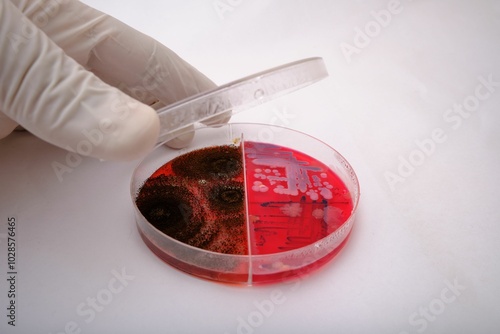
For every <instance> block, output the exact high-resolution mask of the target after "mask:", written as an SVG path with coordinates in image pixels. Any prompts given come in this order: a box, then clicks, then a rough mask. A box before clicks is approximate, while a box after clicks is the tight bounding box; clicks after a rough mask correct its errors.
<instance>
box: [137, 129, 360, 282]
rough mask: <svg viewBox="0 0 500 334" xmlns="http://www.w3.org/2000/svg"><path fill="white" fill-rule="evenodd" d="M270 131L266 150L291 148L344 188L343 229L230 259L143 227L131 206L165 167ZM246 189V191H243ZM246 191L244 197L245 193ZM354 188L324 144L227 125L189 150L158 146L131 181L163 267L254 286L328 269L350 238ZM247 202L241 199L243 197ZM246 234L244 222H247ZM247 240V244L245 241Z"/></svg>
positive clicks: (341, 161) (346, 168) (203, 133)
mask: <svg viewBox="0 0 500 334" xmlns="http://www.w3.org/2000/svg"><path fill="white" fill-rule="evenodd" d="M263 127H269V128H270V129H271V130H273V129H275V131H273V133H274V134H275V135H274V138H273V141H272V142H270V143H269V144H272V145H278V146H283V147H290V148H293V149H294V150H297V151H299V152H303V153H305V154H307V155H308V156H310V157H312V158H314V159H315V160H317V161H320V162H322V163H323V164H325V165H327V166H328V167H329V168H330V170H331V171H333V172H334V173H335V174H336V175H337V176H338V177H339V178H340V179H341V180H342V182H343V183H344V185H345V186H346V188H347V190H348V192H349V197H350V198H351V199H352V211H351V212H350V213H349V216H348V218H347V219H346V220H345V221H344V222H343V224H342V225H340V226H338V227H337V228H335V230H332V231H330V233H329V234H328V235H326V236H325V237H323V238H321V239H319V240H316V241H314V242H312V243H311V244H308V245H306V246H303V247H300V248H296V249H293V250H288V251H282V252H276V253H271V254H255V255H254V254H252V253H251V249H252V247H251V246H252V245H249V254H247V255H233V254H223V253H216V252H212V251H208V250H204V249H201V248H196V247H193V246H190V245H187V244H185V243H182V242H180V241H178V240H176V239H174V238H172V237H170V236H168V235H166V234H164V233H163V232H161V231H160V230H158V229H157V228H156V227H155V226H153V225H152V224H151V223H149V222H148V221H147V219H146V218H145V217H144V216H143V215H142V214H141V212H140V211H139V209H138V207H137V206H136V204H135V199H136V196H137V194H138V192H139V190H140V188H141V186H142V185H143V184H144V182H145V181H146V180H147V179H148V178H149V177H150V176H151V175H152V174H153V173H154V172H155V171H156V170H157V169H158V168H159V167H161V166H162V165H164V164H165V163H166V162H168V161H170V160H172V159H174V158H176V157H177V156H180V155H182V154H185V153H187V152H189V151H192V150H196V149H199V148H204V147H212V146H220V145H234V144H235V143H239V144H242V142H241V141H242V140H251V141H255V142H259V140H258V137H259V131H261V129H262V128H263ZM248 186H249V185H248V184H245V188H248ZM247 191H248V190H247V189H245V193H247ZM359 195H360V192H359V183H358V179H357V177H356V174H355V172H354V170H353V169H352V167H351V165H350V164H349V163H348V162H347V160H346V159H345V158H344V157H343V156H342V155H340V153H338V152H337V151H336V150H334V149H333V148H332V147H330V146H328V145H327V144H325V143H323V142H321V141H319V140H318V139H315V138H314V137H311V136H309V135H307V134H304V133H301V132H298V131H295V130H291V129H287V128H283V127H277V126H270V125H265V124H251V123H241V124H238V123H229V124H226V125H224V126H221V127H217V128H215V127H213V128H212V127H206V128H203V129H199V130H197V133H196V137H195V140H194V142H193V143H192V145H190V147H189V148H187V149H184V150H181V151H173V150H171V149H169V148H167V147H165V145H159V146H157V147H156V149H154V150H153V152H152V153H151V154H149V155H148V156H147V157H146V158H145V159H144V160H143V161H142V162H141V163H140V164H139V165H138V167H137V168H136V170H135V171H134V174H133V177H132V183H131V196H132V199H133V201H134V207H135V216H136V222H137V226H138V229H139V232H140V234H141V237H142V238H143V240H144V242H145V243H146V244H147V245H148V247H149V248H150V249H151V250H152V251H153V252H154V253H155V254H156V255H158V256H159V257H160V258H161V259H162V260H164V261H165V262H167V263H168V264H170V265H172V266H173V267H176V268H178V269H180V270H182V271H184V272H187V273H189V274H191V275H195V276H198V277H202V278H205V279H209V280H214V281H219V282H225V283H236V284H244V285H256V284H266V283H277V282H281V281H286V280H288V279H292V278H297V277H298V276H299V277H300V276H301V275H306V274H308V273H310V272H311V271H314V270H316V269H318V268H319V267H321V266H322V265H324V264H325V263H327V262H328V261H329V260H331V259H332V258H334V257H335V255H337V253H338V252H339V251H340V250H341V249H342V248H343V247H344V246H345V244H346V242H347V240H348V237H349V235H350V232H351V229H352V226H353V223H354V218H355V213H356V209H357V206H358V201H359ZM245 197H246V196H245ZM246 224H247V231H250V228H251V226H250V223H249V217H248V216H247V217H246ZM250 240H251V238H250V237H249V238H248V241H249V242H251V241H250Z"/></svg>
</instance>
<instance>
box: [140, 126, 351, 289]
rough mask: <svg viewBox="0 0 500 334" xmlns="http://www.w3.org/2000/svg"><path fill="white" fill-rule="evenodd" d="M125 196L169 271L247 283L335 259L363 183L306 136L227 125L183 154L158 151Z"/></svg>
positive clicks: (207, 131) (201, 136) (210, 130)
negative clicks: (129, 198) (130, 202)
mask: <svg viewBox="0 0 500 334" xmlns="http://www.w3.org/2000/svg"><path fill="white" fill-rule="evenodd" d="M264 132H265V133H272V134H273V136H272V138H271V140H269V136H267V135H266V136H265V138H267V140H266V141H263V140H261V138H262V137H264V136H263V135H262V134H263V133H264ZM131 195H132V198H133V201H134V207H135V215H136V221H137V225H138V229H139V232H140V235H141V237H142V239H143V240H144V242H145V243H146V244H147V245H148V247H149V248H150V249H151V250H152V251H153V252H154V253H155V254H156V255H158V256H159V257H160V258H161V259H163V260H164V261H165V262H166V263H168V264H170V265H172V266H174V267H176V268H178V269H180V270H182V271H185V272H187V273H189V274H192V275H195V276H199V277H202V278H206V279H210V280H215V281H220V282H226V283H237V284H246V285H252V284H264V283H274V282H281V281H285V280H288V279H291V278H294V277H297V276H300V275H304V274H307V273H309V272H311V271H313V270H315V269H317V268H319V267H321V266H322V265H323V264H325V263H326V262H328V261H329V260H331V259H332V258H333V257H334V256H335V255H336V254H337V253H338V252H339V251H340V250H341V249H342V248H343V247H344V245H345V244H346V242H347V240H348V237H349V235H350V232H351V229H352V227H353V223H354V218H355V213H356V208H357V205H358V200H359V184H358V180H357V177H356V174H355V172H354V170H353V169H352V167H351V165H350V164H349V163H348V162H347V161H346V159H344V158H343V157H342V155H340V154H339V153H338V152H337V151H336V150H334V149H333V148H331V147H330V146H328V145H327V144H325V143H323V142H321V141H319V140H317V139H315V138H313V137H311V136H309V135H307V134H304V133H301V132H297V131H294V130H291V129H288V128H282V127H277V126H270V125H265V124H250V123H243V124H237V123H230V124H226V125H224V126H220V127H205V128H202V129H198V130H197V131H196V136H195V139H194V142H193V143H192V144H191V145H190V146H189V148H186V149H183V150H181V151H173V150H172V149H169V148H168V147H166V146H164V145H159V146H157V148H156V149H155V150H154V151H153V152H152V153H151V154H149V155H148V156H147V157H146V158H145V159H144V160H143V161H142V162H141V163H140V164H139V166H138V167H137V168H136V170H135V172H134V174H133V178H132V184H131Z"/></svg>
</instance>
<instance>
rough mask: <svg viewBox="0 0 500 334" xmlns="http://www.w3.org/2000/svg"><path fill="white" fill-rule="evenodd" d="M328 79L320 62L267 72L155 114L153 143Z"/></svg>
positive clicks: (307, 61)
mask: <svg viewBox="0 0 500 334" xmlns="http://www.w3.org/2000/svg"><path fill="white" fill-rule="evenodd" d="M327 76H328V71H327V69H326V66H325V63H324V61H323V59H322V58H319V57H314V58H306V59H302V60H298V61H295V62H291V63H288V64H285V65H281V66H278V67H274V68H271V69H269V70H266V71H262V72H259V73H256V74H253V75H249V76H247V77H244V78H242V79H239V80H235V81H232V82H230V83H228V84H225V85H222V86H220V87H217V88H216V89H213V90H210V91H207V92H203V93H200V94H197V95H194V96H191V97H189V98H186V99H184V100H181V101H178V102H176V103H174V104H171V105H168V106H166V107H164V108H162V109H160V110H158V116H159V118H160V134H159V138H158V141H157V143H163V142H166V141H168V140H170V139H173V138H175V137H176V136H178V135H179V133H181V132H183V131H190V127H191V126H195V127H196V126H203V124H202V122H204V121H207V120H209V119H210V118H212V117H216V116H224V115H228V116H229V115H231V114H235V113H238V112H240V111H242V110H246V109H249V108H251V107H254V106H256V105H259V104H262V103H265V102H267V101H270V100H272V99H275V98H278V97H280V96H283V95H286V94H289V93H291V92H293V91H295V90H298V89H301V88H303V87H305V86H308V85H310V84H312V83H314V82H317V81H319V80H321V79H324V78H326V77H327Z"/></svg>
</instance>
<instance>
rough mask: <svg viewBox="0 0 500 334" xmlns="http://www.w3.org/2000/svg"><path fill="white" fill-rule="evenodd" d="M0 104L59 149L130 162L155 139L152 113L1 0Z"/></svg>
mask: <svg viewBox="0 0 500 334" xmlns="http://www.w3.org/2000/svg"><path fill="white" fill-rule="evenodd" d="M0 25H1V29H0V39H1V40H5V41H10V44H7V45H6V47H3V48H2V49H0V63H1V64H2V71H0V82H2V83H9V84H8V85H1V86H0V108H1V110H2V111H3V112H4V113H5V115H6V116H8V117H9V118H10V119H11V120H12V121H14V122H17V123H19V124H20V125H22V126H23V127H24V128H25V129H27V130H28V131H30V132H32V133H33V134H35V135H37V136H38V137H40V138H42V139H44V140H46V141H48V142H50V143H52V144H54V145H57V146H59V147H62V148H65V149H68V150H72V151H76V152H77V153H79V154H82V155H90V156H94V157H97V158H101V159H117V160H131V159H135V158H137V157H139V156H140V155H142V154H143V153H144V151H146V150H148V149H149V148H151V147H152V146H153V145H154V144H155V142H156V139H157V138H158V131H159V121H158V117H157V115H156V113H155V111H154V110H153V109H152V108H150V107H149V106H146V105H144V104H142V103H139V102H138V101H136V100H134V99H132V98H131V97H130V96H128V95H126V94H124V93H122V92H120V91H119V90H118V89H116V88H115V87H111V86H109V85H107V84H105V83H103V82H102V81H101V80H100V79H99V78H97V77H96V76H95V75H94V74H92V73H90V72H89V71H86V70H85V69H84V68H82V67H81V66H80V65H78V64H77V63H76V62H75V61H74V60H73V59H71V58H70V57H68V56H67V55H66V54H65V53H64V52H63V50H62V49H60V48H59V47H58V46H57V45H56V44H54V43H53V42H52V41H51V40H50V39H49V38H48V37H47V36H46V35H45V34H43V33H42V32H41V31H40V30H39V29H38V28H37V27H36V26H34V25H33V24H32V22H31V21H30V20H27V19H26V18H25V17H24V16H23V15H22V13H21V12H20V11H19V10H18V9H17V8H15V7H14V6H13V5H12V3H11V2H10V1H2V2H1V3H0Z"/></svg>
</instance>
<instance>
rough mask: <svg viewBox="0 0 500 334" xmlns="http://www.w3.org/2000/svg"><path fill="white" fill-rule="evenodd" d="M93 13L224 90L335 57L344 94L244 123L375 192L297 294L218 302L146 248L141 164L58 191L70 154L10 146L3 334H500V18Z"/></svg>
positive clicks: (338, 91) (189, 10) (298, 100)
mask: <svg viewBox="0 0 500 334" xmlns="http://www.w3.org/2000/svg"><path fill="white" fill-rule="evenodd" d="M84 2H86V3H88V4H90V5H92V6H95V7H96V8H98V9H100V10H103V11H105V12H107V13H109V14H112V15H113V16H115V17H117V18H119V19H121V20H123V21H124V22H126V23H128V24H129V25H131V26H133V27H135V28H136V29H138V30H140V31H142V32H144V33H146V34H149V35H151V36H153V37H154V38H156V39H158V40H159V41H161V42H162V43H164V44H166V45H168V46H169V47H170V48H172V49H174V50H175V51H176V52H177V53H178V54H180V55H181V56H182V57H184V58H185V59H187V60H188V61H189V62H191V63H192V64H193V65H195V66H196V67H198V68H199V69H200V70H201V71H202V72H204V73H206V74H207V75H208V76H209V77H211V78H212V79H213V80H214V81H215V82H217V83H218V84H223V83H226V82H229V81H232V80H235V79H238V78H240V77H242V76H245V75H248V74H251V73H254V72H256V71H260V70H264V69H267V68H270V67H273V66H276V65H280V64H283V63H286V62H289V61H293V60H297V59H301V58H306V57H311V56H320V57H323V58H324V60H325V62H326V64H327V67H328V70H329V73H330V77H329V78H328V79H326V80H324V81H322V82H320V83H318V84H315V85H314V86H311V87H308V88H306V89H304V90H303V91H300V92H297V93H294V94H293V95H290V96H287V97H284V98H280V99H279V100H276V101H274V102H272V103H270V104H268V105H266V106H265V107H259V108H256V109H254V110H251V111H248V112H245V113H240V114H238V115H235V116H234V117H233V119H232V120H231V121H232V122H235V121H241V122H264V123H272V122H274V123H275V124H278V125H284V126H287V127H289V128H293V129H296V130H300V131H303V132H306V133H309V134H311V135H313V136H315V137H317V138H319V139H321V140H323V141H325V142H326V143H328V144H330V145H331V146H333V147H335V148H336V149H337V150H339V151H340V152H341V153H342V154H343V155H344V156H345V157H346V158H347V159H348V160H349V161H350V162H351V163H352V165H353V166H354V168H355V170H356V172H357V174H358V177H359V180H360V184H361V189H362V191H361V192H362V195H361V201H360V206H359V211H358V216H357V220H356V223H355V227H354V231H353V234H352V237H351V239H350V241H349V243H348V244H347V246H346V248H345V249H344V250H343V252H342V253H341V254H340V255H339V256H338V257H337V258H336V259H334V260H333V261H332V262H330V263H328V264H327V265H326V266H325V267H323V269H322V270H320V271H318V272H315V273H314V274H312V275H310V276H309V277H306V278H304V279H302V280H301V281H300V282H299V284H285V283H282V284H276V285H268V286H256V287H255V286H254V287H237V286H228V285H222V284H217V283H213V282H210V281H206V280H202V279H198V278H195V277H192V276H190V275H187V274H184V273H182V272H180V271H178V270H176V269H173V268H171V267H170V266H168V265H166V264H165V263H163V262H162V261H161V260H159V259H158V258H157V257H156V256H154V255H153V254H152V253H151V252H150V251H149V249H148V248H147V247H146V246H145V244H144V243H143V242H142V241H141V239H140V237H139V234H138V232H137V229H136V226H135V222H134V216H133V209H132V205H131V198H130V195H129V181H130V176H131V173H132V170H133V168H134V166H135V165H136V163H137V162H130V163H116V162H99V161H97V160H94V159H91V158H88V159H84V160H83V161H82V163H81V164H80V165H78V166H77V167H76V168H74V170H73V171H72V173H68V174H65V175H64V178H63V181H62V182H59V181H58V179H57V177H56V175H55V173H54V171H53V169H52V163H53V162H54V161H59V162H64V159H65V157H66V152H65V151H63V150H61V149H58V148H55V147H53V146H51V145H48V144H46V143H44V142H42V141H40V140H39V139H37V138H35V137H33V136H31V135H30V134H28V133H15V134H13V135H11V136H10V137H8V138H7V139H5V140H2V141H0V159H1V163H0V185H1V188H0V270H1V271H0V278H1V279H0V305H1V307H0V309H1V310H2V311H0V315H1V317H0V319H1V320H0V332H2V333H35V332H36V333H54V334H55V333H64V332H66V333H221V334H223V333H396V334H398V333H472V332H474V333H498V332H499V331H500V316H499V315H500V303H498V300H499V298H500V283H499V281H500V263H499V260H500V252H499V250H500V246H499V239H500V200H499V198H500V192H499V190H498V189H499V187H500V181H499V178H498V176H497V174H498V172H499V169H500V133H499V132H500V114H499V112H500V111H499V106H500V66H499V59H500V40H499V37H498V36H499V33H500V2H498V1H452V0H447V1H426V0H413V1H411V0H401V1H399V2H397V1H388V0H372V1H361V0H357V1H347V0H346V1H326V0H323V1H320V0H315V1H308V2H306V1H284V0H281V1H243V0H238V1H237V0H232V1H229V0H221V1H213V0H209V1H201V0H198V1H194V0H191V1H184V2H182V3H181V2H180V1H175V2H174V1H172V0H169V1H154V0H143V1H110V0H108V1H95V0H86V1H84ZM216 5H217V6H219V7H218V8H219V10H217V9H216V7H215V6H216ZM224 6H226V7H224ZM227 6H229V7H227ZM387 9H390V10H392V13H391V12H387ZM384 13H385V14H387V13H391V14H390V17H388V16H387V15H386V16H384V15H383V14H384ZM377 16H378V21H377V18H376V17H377ZM364 31H367V32H364ZM367 33H368V34H367ZM363 34H364V36H363ZM487 81H490V84H485V83H484V82H487ZM460 106H462V107H460ZM459 108H462V114H460V113H459V112H458V110H459ZM468 110H469V111H468ZM278 116H281V117H278ZM404 161H406V162H404ZM398 169H399V171H398ZM9 217H15V218H16V222H17V226H16V227H17V234H16V241H17V253H16V254H17V268H16V269H17V271H18V274H17V278H16V279H17V280H16V292H17V300H16V306H17V309H16V310H17V313H16V327H12V326H9V325H8V324H7V321H8V318H7V317H6V315H7V313H8V311H7V310H6V308H7V306H8V304H7V303H8V302H9V300H8V297H7V293H8V290H9V286H8V282H7V278H8V275H7V271H8V269H7V266H6V264H7V263H6V262H7V240H6V234H7V233H8V231H7V222H8V218H9ZM120 275H122V276H123V275H124V277H122V281H119V280H117V279H116V277H117V276H120ZM110 291H111V292H110ZM276 296H279V298H277V297H276ZM93 300H96V305H94V306H92V305H93V304H92V301H93ZM99 301H100V302H101V303H100V302H99Z"/></svg>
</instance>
